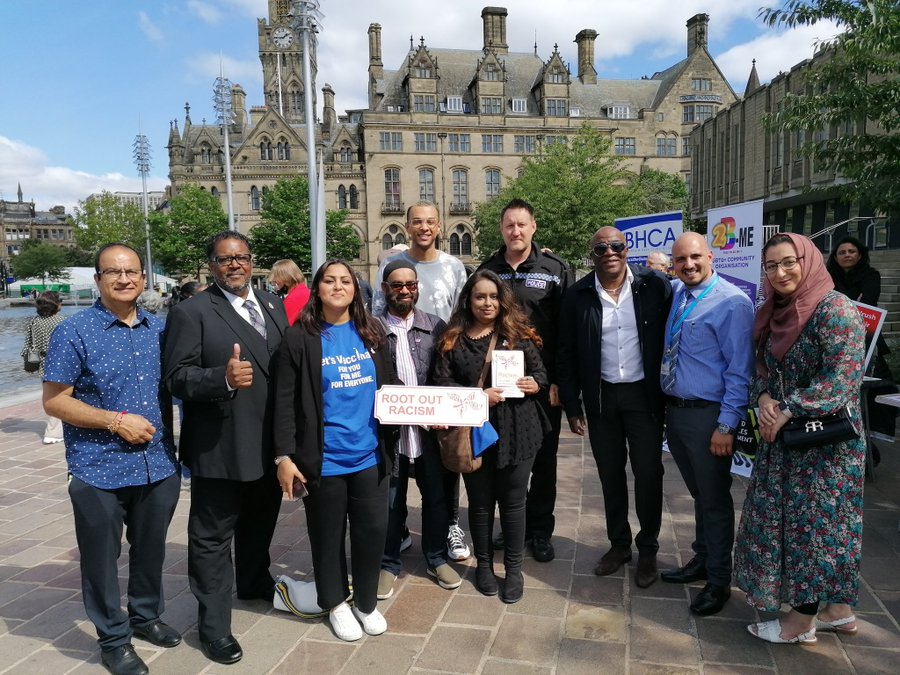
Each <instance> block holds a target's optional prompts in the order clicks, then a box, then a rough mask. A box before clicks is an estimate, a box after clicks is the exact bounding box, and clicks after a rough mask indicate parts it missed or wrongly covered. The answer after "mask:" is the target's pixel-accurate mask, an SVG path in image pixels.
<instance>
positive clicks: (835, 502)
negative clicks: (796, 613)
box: [734, 291, 866, 611]
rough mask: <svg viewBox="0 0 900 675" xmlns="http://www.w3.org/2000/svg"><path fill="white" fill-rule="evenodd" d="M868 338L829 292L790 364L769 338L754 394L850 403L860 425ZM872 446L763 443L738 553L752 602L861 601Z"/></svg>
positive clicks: (805, 403)
mask: <svg viewBox="0 0 900 675" xmlns="http://www.w3.org/2000/svg"><path fill="white" fill-rule="evenodd" d="M864 336H865V331H864V328H863V324H862V320H861V319H860V316H859V313H858V312H857V310H856V307H855V306H854V305H853V304H852V303H851V302H850V300H848V299H847V298H846V297H845V296H843V295H841V294H840V293H837V292H836V291H832V292H830V293H828V294H827V295H826V296H825V297H824V298H823V299H822V301H821V302H820V303H819V306H818V307H817V308H816V311H815V312H814V313H813V315H812V317H811V318H810V320H809V322H808V323H807V324H806V326H805V327H804V328H803V331H802V332H801V334H800V336H799V338H798V339H797V341H796V342H795V343H794V345H793V346H791V348H790V349H789V350H788V352H787V354H785V356H784V360H783V362H782V363H778V362H777V361H775V359H774V357H773V356H772V354H771V350H770V345H769V344H767V345H766V351H765V362H766V366H767V367H768V369H769V376H768V377H767V378H760V377H758V376H757V377H755V378H754V380H753V383H752V385H751V396H750V400H751V401H753V402H755V401H756V400H757V399H758V398H759V395H760V394H761V393H762V392H764V391H768V392H769V394H770V395H771V396H772V397H773V398H775V399H776V400H783V401H786V402H787V404H788V408H789V410H790V411H791V413H792V414H793V415H794V416H801V417H802V416H813V417H815V416H821V415H827V414H830V413H833V412H835V411H836V410H837V409H839V408H840V407H841V406H843V405H844V404H849V406H850V412H851V417H852V419H853V422H854V425H855V426H856V428H857V429H861V428H862V422H861V414H860V403H859V391H860V385H861V383H862V376H863V372H862V367H863V344H864ZM782 379H783V386H782V382H781V381H782ZM865 450H866V446H865V441H864V440H863V439H862V438H859V439H855V440H852V441H847V442H845V443H837V444H835V445H827V446H822V447H814V448H809V449H806V450H788V449H786V448H785V447H784V446H783V445H782V444H781V442H780V441H776V442H775V443H767V442H765V441H762V440H761V441H760V447H759V451H758V453H757V455H756V463H755V466H754V468H753V475H752V477H751V479H750V485H749V486H748V488H747V497H746V500H745V501H744V508H743V514H742V516H741V523H740V527H739V529H738V535H737V546H736V549H735V556H734V557H735V580H736V583H737V585H738V587H739V588H741V590H743V591H744V592H746V594H747V601H748V602H749V603H750V604H751V605H753V606H754V607H757V608H759V609H763V610H767V611H777V610H778V609H780V607H781V605H782V603H788V604H790V605H792V606H798V605H802V604H806V603H811V602H816V601H823V602H830V603H846V604H855V603H856V600H857V595H858V590H859V563H860V556H861V549H862V524H863V480H864V469H865Z"/></svg>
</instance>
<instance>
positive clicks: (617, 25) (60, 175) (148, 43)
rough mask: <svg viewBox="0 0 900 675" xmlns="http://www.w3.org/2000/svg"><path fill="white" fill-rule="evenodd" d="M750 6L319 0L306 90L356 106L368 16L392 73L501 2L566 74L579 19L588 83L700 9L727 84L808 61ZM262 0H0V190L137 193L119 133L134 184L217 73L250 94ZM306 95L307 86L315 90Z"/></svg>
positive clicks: (257, 92)
mask: <svg viewBox="0 0 900 675" xmlns="http://www.w3.org/2000/svg"><path fill="white" fill-rule="evenodd" d="M762 4H765V2H764V0H696V1H695V0H685V1H680V2H679V1H675V2H673V1H672V0H640V1H639V2H635V1H631V2H621V1H619V0H616V1H612V0H556V2H546V0H542V1H540V2H538V1H536V0H515V2H512V1H509V2H498V1H497V0H490V2H488V0H455V1H454V2H452V3H448V2H445V1H431V0H425V1H421V2H418V3H404V2H396V0H391V1H388V0H367V1H363V0H322V2H321V6H322V12H323V14H324V15H325V19H324V27H323V30H322V32H321V35H320V38H319V50H318V64H319V76H318V78H317V83H316V85H317V88H318V89H319V90H321V87H322V86H323V85H324V84H325V83H329V84H331V86H332V88H333V89H334V90H335V92H336V105H337V108H338V110H339V111H340V112H342V111H343V110H345V109H350V108H359V107H365V105H366V77H367V76H366V67H367V65H368V51H367V50H368V46H367V45H368V41H367V33H366V31H367V29H368V26H369V24H370V23H380V24H381V26H382V47H383V56H384V65H385V68H387V69H396V68H398V67H399V66H400V64H401V63H402V61H403V59H404V56H405V54H406V52H407V50H408V49H409V38H410V35H413V36H414V38H415V42H416V44H418V41H419V37H420V36H424V38H425V44H426V45H430V46H432V47H440V48H461V49H479V48H480V47H481V45H482V25H481V10H482V8H483V7H485V6H487V5H500V6H505V7H507V8H508V10H509V16H508V17H507V41H508V43H509V48H510V51H514V52H531V51H532V50H533V48H534V44H535V40H536V41H537V45H538V54H539V55H540V56H541V57H542V58H544V59H547V58H549V56H550V54H551V52H552V50H553V45H554V43H558V44H559V49H560V52H561V54H562V56H563V59H564V60H565V61H567V62H569V63H571V64H572V70H573V71H574V70H577V59H576V46H575V44H574V42H573V40H574V37H575V35H576V33H578V31H580V30H581V29H583V28H593V29H594V30H596V31H597V32H598V33H599V36H598V38H597V41H596V44H595V52H596V59H597V60H596V63H595V67H596V68H597V71H598V74H599V76H600V77H601V78H640V77H641V76H642V75H648V76H649V75H652V74H653V73H654V72H655V71H657V70H663V69H665V68H667V67H669V66H670V65H672V64H674V63H676V62H677V61H679V60H680V59H681V58H683V56H684V54H685V49H686V28H685V22H686V21H687V19H688V18H690V17H691V16H692V15H694V14H696V13H698V12H705V13H707V14H709V16H710V23H709V42H710V45H709V46H710V52H711V53H712V55H713V57H714V58H715V59H716V61H717V62H718V64H719V66H720V67H721V69H722V70H723V72H724V73H725V76H726V77H727V78H728V79H729V81H730V82H731V84H732V87H734V89H735V91H737V92H738V93H739V94H740V93H742V92H743V89H744V85H745V83H746V81H747V76H748V74H749V72H750V66H751V60H752V59H754V58H755V59H756V60H757V68H758V70H759V74H760V77H761V79H762V80H763V81H767V80H769V79H771V78H772V77H773V76H774V75H776V74H777V73H778V72H779V71H781V70H789V69H790V67H791V66H792V65H793V64H795V63H796V62H798V61H800V60H802V59H804V58H808V57H809V56H811V55H812V50H813V45H814V43H815V41H816V39H819V38H829V37H831V36H832V35H833V34H834V32H835V29H834V27H833V26H831V25H819V26H816V27H813V28H811V29H800V30H797V31H792V32H785V31H775V30H773V29H770V28H767V27H765V26H764V25H763V24H762V22H761V21H760V20H758V19H757V18H756V17H757V14H758V10H759V7H760V5H762ZM267 11H268V2H267V0H154V1H152V2H151V1H148V0H87V1H85V2H71V1H68V0H66V1H63V0H0V25H2V26H3V27H4V35H3V39H2V40H0V68H2V73H3V82H4V94H3V106H2V113H0V197H2V198H3V199H7V200H10V199H15V198H16V190H17V185H18V184H19V183H21V185H22V190H23V192H24V198H25V200H26V201H32V200H33V201H34V202H35V204H36V207H37V208H38V209H39V210H47V209H49V208H50V207H51V206H53V205H56V204H62V205H64V206H66V208H67V210H68V211H69V212H72V210H73V208H74V207H75V206H76V205H77V203H78V201H79V200H83V199H84V198H85V197H87V196H88V195H89V194H90V193H91V192H96V191H99V190H103V189H105V190H111V191H116V190H140V187H141V181H140V177H139V176H138V174H137V170H136V169H135V167H134V163H133V158H132V143H133V141H134V137H135V135H136V134H137V133H138V132H139V129H140V130H142V131H143V133H144V134H145V135H146V136H147V138H148V140H149V141H150V145H151V148H152V164H153V166H152V169H151V173H150V180H149V188H150V189H162V188H163V187H164V186H165V185H166V184H167V182H168V180H167V177H166V175H167V173H168V158H167V153H166V148H165V145H166V143H167V141H168V132H169V122H170V120H174V119H177V120H178V123H179V127H181V126H182V123H183V121H184V104H185V102H190V104H191V118H192V120H193V121H194V122H195V123H199V122H200V121H201V120H202V119H203V118H206V119H207V120H210V121H211V120H212V119H213V118H214V113H213V109H212V86H213V83H214V81H215V78H216V77H217V76H218V74H219V60H220V56H221V59H222V62H223V63H224V69H225V76H226V77H228V78H229V79H230V80H231V81H232V82H235V83H240V84H241V85H243V87H244V90H245V91H246V92H247V99H248V100H247V102H248V105H260V104H261V103H262V68H261V66H260V62H259V56H258V43H257V29H256V25H257V23H256V19H257V18H258V17H265V16H266V15H267ZM319 104H320V105H321V95H320V96H319Z"/></svg>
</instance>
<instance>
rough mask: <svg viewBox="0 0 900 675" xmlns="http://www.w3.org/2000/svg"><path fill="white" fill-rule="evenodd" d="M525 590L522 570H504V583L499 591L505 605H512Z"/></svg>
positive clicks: (519, 598)
mask: <svg viewBox="0 0 900 675" xmlns="http://www.w3.org/2000/svg"><path fill="white" fill-rule="evenodd" d="M524 592H525V579H524V577H523V576H522V570H516V571H514V572H510V571H507V572H506V583H504V584H503V590H502V591H501V592H500V599H501V600H502V601H503V602H505V603H506V604H507V605H512V604H513V603H516V602H518V601H519V600H521V599H522V594H523V593H524Z"/></svg>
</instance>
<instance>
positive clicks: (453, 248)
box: [450, 232, 459, 255]
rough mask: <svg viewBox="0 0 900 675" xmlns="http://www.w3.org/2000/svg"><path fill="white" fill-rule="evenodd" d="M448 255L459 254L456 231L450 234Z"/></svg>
mask: <svg viewBox="0 0 900 675" xmlns="http://www.w3.org/2000/svg"><path fill="white" fill-rule="evenodd" d="M450 255H459V235H458V234H456V232H454V233H453V234H451V235H450Z"/></svg>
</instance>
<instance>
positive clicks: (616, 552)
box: [594, 546, 631, 577]
mask: <svg viewBox="0 0 900 675" xmlns="http://www.w3.org/2000/svg"><path fill="white" fill-rule="evenodd" d="M629 560H631V547H628V548H624V547H621V546H613V547H612V548H611V549H609V550H608V551H607V552H606V553H604V554H603V557H602V558H600V561H599V562H598V563H597V566H596V567H595V568H594V574H596V575H597V576H598V577H605V576H607V575H609V574H615V573H616V572H618V571H619V568H620V567H622V565H624V564H625V563H627V562H628V561H629Z"/></svg>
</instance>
